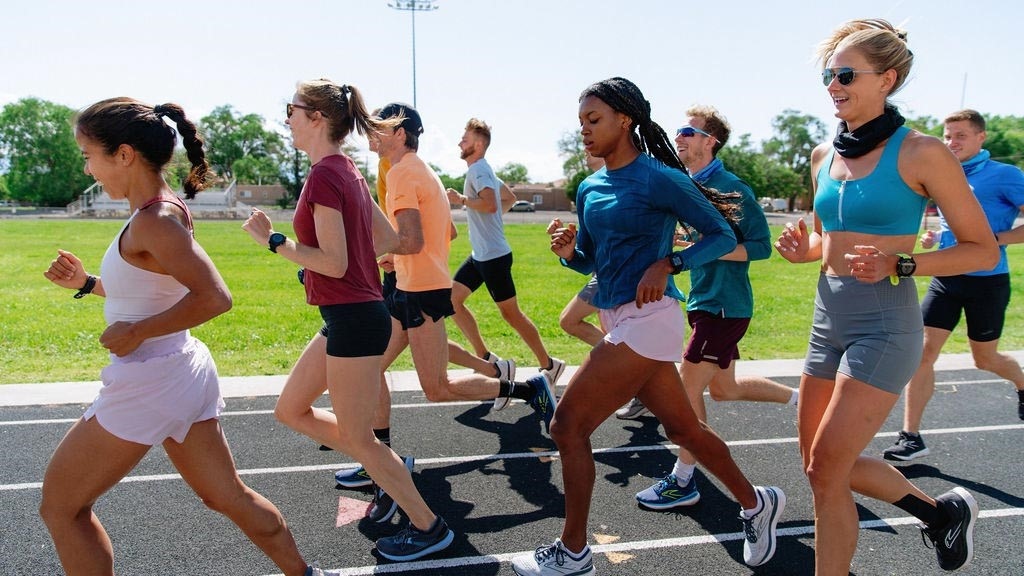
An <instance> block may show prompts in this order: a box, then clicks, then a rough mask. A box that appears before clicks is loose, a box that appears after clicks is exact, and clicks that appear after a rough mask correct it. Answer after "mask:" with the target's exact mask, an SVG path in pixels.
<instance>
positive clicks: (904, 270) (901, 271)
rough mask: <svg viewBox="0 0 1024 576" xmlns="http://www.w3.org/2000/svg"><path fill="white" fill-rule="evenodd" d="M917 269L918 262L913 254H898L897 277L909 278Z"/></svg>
mask: <svg viewBox="0 0 1024 576" xmlns="http://www.w3.org/2000/svg"><path fill="white" fill-rule="evenodd" d="M915 270H917V262H915V261H914V257H913V256H911V255H909V254H897V255H896V277H897V278H909V277H911V276H913V275H914V271H915Z"/></svg>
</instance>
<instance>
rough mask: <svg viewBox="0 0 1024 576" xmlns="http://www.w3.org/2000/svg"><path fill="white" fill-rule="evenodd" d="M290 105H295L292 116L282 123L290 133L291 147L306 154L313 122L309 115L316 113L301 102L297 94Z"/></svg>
mask: <svg viewBox="0 0 1024 576" xmlns="http://www.w3.org/2000/svg"><path fill="white" fill-rule="evenodd" d="M292 104H294V105H295V107H294V108H292V115H291V116H289V117H287V118H285V120H284V123H285V125H286V126H288V128H289V129H291V131H292V146H294V147H295V148H296V149H297V150H302V151H303V152H307V153H308V152H309V146H310V143H311V142H312V124H313V121H314V120H315V118H310V115H318V113H317V112H315V111H313V110H310V109H309V108H310V106H309V105H308V104H306V103H305V102H303V101H302V99H301V98H299V95H298V94H297V93H296V94H294V95H293V96H292Z"/></svg>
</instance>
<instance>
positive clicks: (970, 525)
mask: <svg viewBox="0 0 1024 576" xmlns="http://www.w3.org/2000/svg"><path fill="white" fill-rule="evenodd" d="M951 492H953V493H955V494H956V495H957V496H960V497H961V498H963V499H964V502H966V503H967V508H968V509H969V510H970V511H971V519H970V520H968V521H967V528H965V529H964V532H965V534H966V536H967V538H966V540H967V560H965V561H964V563H963V564H961V565H960V566H958V567H956V568H954V570H959V569H961V568H963V567H965V566H967V565H968V564H970V563H971V560H973V559H974V523H975V521H976V520H977V519H978V501H977V500H975V499H974V496H972V495H971V493H970V492H968V491H967V490H965V489H963V488H961V487H959V486H957V487H956V488H953V490H951Z"/></svg>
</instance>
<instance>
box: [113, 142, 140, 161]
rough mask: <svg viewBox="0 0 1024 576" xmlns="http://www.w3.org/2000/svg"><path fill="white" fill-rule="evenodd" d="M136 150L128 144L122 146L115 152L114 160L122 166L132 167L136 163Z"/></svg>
mask: <svg viewBox="0 0 1024 576" xmlns="http://www.w3.org/2000/svg"><path fill="white" fill-rule="evenodd" d="M135 155H136V152H135V148H132V147H131V146H129V145H128V144H121V145H120V146H118V147H117V150H116V151H115V152H114V158H116V159H117V161H118V162H120V163H121V166H130V165H131V163H132V162H134V161H135Z"/></svg>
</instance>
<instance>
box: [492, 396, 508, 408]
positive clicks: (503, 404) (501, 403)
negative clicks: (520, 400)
mask: <svg viewBox="0 0 1024 576" xmlns="http://www.w3.org/2000/svg"><path fill="white" fill-rule="evenodd" d="M511 403H512V399H511V398H508V397H505V396H499V397H497V398H495V399H494V405H493V406H491V412H501V411H502V410H504V409H505V408H508V405H509V404H511Z"/></svg>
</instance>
